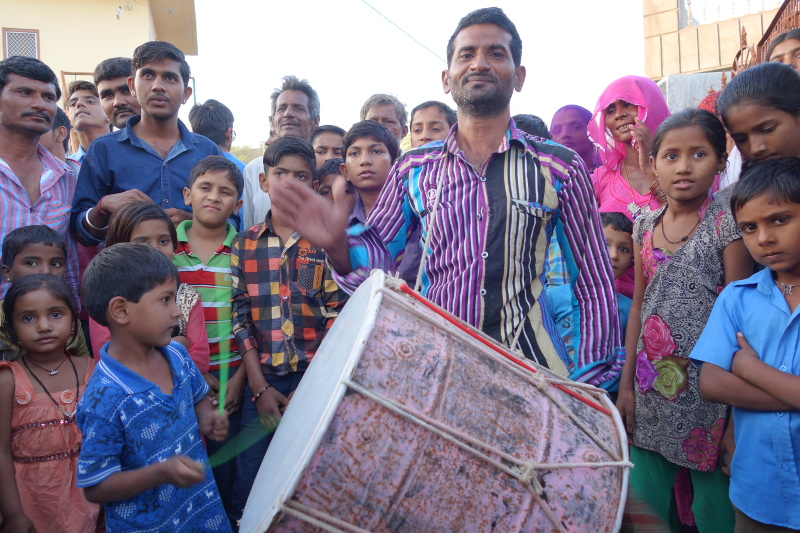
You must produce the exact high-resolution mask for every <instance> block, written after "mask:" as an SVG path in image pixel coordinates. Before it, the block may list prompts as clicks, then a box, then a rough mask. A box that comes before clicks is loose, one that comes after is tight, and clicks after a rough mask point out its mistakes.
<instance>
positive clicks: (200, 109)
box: [189, 99, 244, 172]
mask: <svg viewBox="0 0 800 533" xmlns="http://www.w3.org/2000/svg"><path fill="white" fill-rule="evenodd" d="M189 124H190V125H191V126H192V131H193V132H195V133H197V134H198V135H202V136H203V137H208V138H209V139H210V140H211V141H213V142H214V144H216V145H217V147H218V148H219V149H220V150H222V152H223V155H224V156H225V158H226V159H228V160H229V161H231V162H232V163H233V164H234V165H236V166H237V167H239V170H240V171H242V172H244V163H242V162H241V161H239V160H238V159H236V156H235V155H233V154H232V153H231V146H233V141H234V139H236V132H235V131H233V112H232V111H231V110H230V109H228V106H226V105H225V104H223V103H222V102H220V101H218V100H214V99H208V100H206V101H205V102H203V103H202V104H195V105H193V106H192V109H191V110H190V111H189Z"/></svg>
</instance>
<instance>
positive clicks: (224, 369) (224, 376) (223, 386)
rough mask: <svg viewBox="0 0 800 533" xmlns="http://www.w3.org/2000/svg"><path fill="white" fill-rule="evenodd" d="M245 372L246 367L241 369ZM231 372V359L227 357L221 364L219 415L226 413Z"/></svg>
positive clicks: (218, 398)
mask: <svg viewBox="0 0 800 533" xmlns="http://www.w3.org/2000/svg"><path fill="white" fill-rule="evenodd" d="M240 370H241V371H242V372H244V369H240ZM229 374H230V361H229V360H228V359H227V358H226V359H225V360H224V361H222V362H220V364H219V394H218V397H217V400H218V401H219V416H223V415H224V414H225V397H226V396H227V395H228V375H229Z"/></svg>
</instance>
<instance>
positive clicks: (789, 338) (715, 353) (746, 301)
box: [691, 158, 800, 532]
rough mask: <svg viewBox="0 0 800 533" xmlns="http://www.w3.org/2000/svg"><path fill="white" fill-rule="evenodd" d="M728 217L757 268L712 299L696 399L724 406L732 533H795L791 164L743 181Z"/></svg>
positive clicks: (799, 198) (795, 220)
mask: <svg viewBox="0 0 800 533" xmlns="http://www.w3.org/2000/svg"><path fill="white" fill-rule="evenodd" d="M731 211H732V212H733V216H734V218H735V219H736V224H737V225H738V226H739V231H741V233H742V240H743V241H744V244H745V246H746V247H747V249H748V251H749V252H750V254H751V255H752V256H753V258H754V259H755V260H756V261H758V262H759V263H761V264H762V265H764V266H765V267H766V268H764V270H762V271H760V272H758V273H757V274H754V275H753V276H751V277H749V278H748V279H745V280H741V281H734V282H733V283H730V284H729V285H728V286H727V287H726V288H725V290H723V291H722V293H721V294H720V295H719V298H718V299H717V302H716V304H715V305H714V309H713V310H712V311H711V316H710V317H709V319H708V323H707V325H706V328H705V330H703V334H702V335H701V336H700V339H699V340H698V341H697V344H696V345H695V347H694V350H692V354H691V357H692V359H694V360H696V361H697V362H698V363H702V367H701V369H700V393H701V394H702V395H703V397H704V398H705V399H707V400H711V401H714V402H720V403H725V404H728V405H732V406H733V422H734V427H735V432H734V439H735V441H736V452H735V453H734V454H733V461H732V463H731V464H730V471H731V483H730V498H731V503H732V504H733V506H734V511H735V513H736V531H737V532H740V531H741V532H745V531H748V532H749V531H758V532H761V531H781V532H782V531H787V532H788V531H798V530H800V449H798V446H797V443H798V442H800V413H798V409H800V394H798V391H800V377H798V376H800V357H798V356H797V354H798V350H800V317H799V316H798V315H800V313H798V310H797V309H798V307H800V289H798V287H800V159H796V158H787V159H776V160H771V161H766V162H764V163H760V164H758V165H755V166H754V167H752V168H751V169H749V170H748V171H747V172H745V174H744V175H743V176H742V179H741V180H739V181H738V182H737V183H736V185H735V186H734V189H733V194H732V197H731ZM724 459H725V458H724V457H723V460H724Z"/></svg>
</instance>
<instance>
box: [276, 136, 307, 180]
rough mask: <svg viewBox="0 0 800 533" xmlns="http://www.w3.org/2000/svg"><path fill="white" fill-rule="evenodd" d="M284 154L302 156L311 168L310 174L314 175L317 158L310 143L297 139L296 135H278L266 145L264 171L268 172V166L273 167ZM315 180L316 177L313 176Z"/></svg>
mask: <svg viewBox="0 0 800 533" xmlns="http://www.w3.org/2000/svg"><path fill="white" fill-rule="evenodd" d="M286 155H296V156H298V157H301V158H303V160H305V161H306V162H307V163H308V166H309V167H310V168H311V175H312V176H315V175H316V170H317V158H316V156H315V155H314V148H313V147H312V146H311V143H310V142H308V141H306V140H304V139H298V138H297V137H280V138H278V139H275V141H274V142H273V143H272V144H270V145H269V146H267V149H266V150H265V151H264V159H263V161H264V172H268V169H269V167H274V166H276V165H277V164H278V161H280V160H281V157H283V156H286ZM313 181H316V177H314V178H313Z"/></svg>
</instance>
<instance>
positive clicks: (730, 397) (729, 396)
mask: <svg viewBox="0 0 800 533" xmlns="http://www.w3.org/2000/svg"><path fill="white" fill-rule="evenodd" d="M700 394H701V395H702V396H703V398H705V399H706V400H709V401H712V402H717V403H724V404H727V405H732V406H734V407H741V408H743V409H752V410H753V411H791V410H792V409H793V407H792V406H790V405H788V404H786V403H785V402H782V401H781V400H779V399H778V398H776V397H775V396H773V395H771V394H770V393H768V392H766V391H763V390H761V389H759V388H758V387H756V386H754V385H751V384H750V383H748V382H746V381H745V380H743V379H742V378H740V377H738V376H735V375H733V374H731V373H730V372H728V371H727V370H725V369H724V368H722V367H719V366H717V365H715V364H713V363H708V362H706V363H703V366H702V367H701V369H700Z"/></svg>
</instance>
